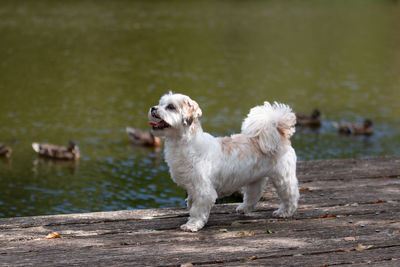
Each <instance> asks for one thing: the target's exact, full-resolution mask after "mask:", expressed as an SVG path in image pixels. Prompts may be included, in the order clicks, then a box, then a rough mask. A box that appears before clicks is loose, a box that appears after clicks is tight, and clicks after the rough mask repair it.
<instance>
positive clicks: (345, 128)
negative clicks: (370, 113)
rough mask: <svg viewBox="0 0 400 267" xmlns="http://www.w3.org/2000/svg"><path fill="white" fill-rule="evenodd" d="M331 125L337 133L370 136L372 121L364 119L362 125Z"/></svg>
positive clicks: (345, 123) (341, 123)
mask: <svg viewBox="0 0 400 267" xmlns="http://www.w3.org/2000/svg"><path fill="white" fill-rule="evenodd" d="M333 125H334V126H335V127H336V128H338V130H339V133H342V134H352V135H372V134H373V133H374V132H373V129H372V121H371V120H370V119H364V121H363V124H357V123H351V122H340V123H338V122H334V123H333Z"/></svg>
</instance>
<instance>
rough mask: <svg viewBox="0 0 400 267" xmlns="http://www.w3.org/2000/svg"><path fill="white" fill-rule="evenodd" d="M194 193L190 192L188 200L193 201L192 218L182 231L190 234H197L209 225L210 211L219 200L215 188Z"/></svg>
mask: <svg viewBox="0 0 400 267" xmlns="http://www.w3.org/2000/svg"><path fill="white" fill-rule="evenodd" d="M192 191H193V192H188V194H189V196H188V199H190V200H191V201H190V202H191V207H190V210H189V214H190V217H189V219H188V222H187V223H185V224H183V225H181V229H182V230H183V231H188V232H197V231H198V230H200V229H201V228H203V227H204V225H205V224H206V223H207V221H208V217H209V215H210V210H211V208H212V206H213V205H214V203H215V200H216V199H217V192H215V190H214V189H213V188H209V189H208V190H205V189H204V188H201V189H199V190H196V189H195V190H192Z"/></svg>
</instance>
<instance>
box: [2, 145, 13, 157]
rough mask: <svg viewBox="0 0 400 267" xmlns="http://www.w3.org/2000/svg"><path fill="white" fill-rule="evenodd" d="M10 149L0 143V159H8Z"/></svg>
mask: <svg viewBox="0 0 400 267" xmlns="http://www.w3.org/2000/svg"><path fill="white" fill-rule="evenodd" d="M11 152H12V149H11V148H10V147H8V146H6V145H4V144H2V143H0V157H6V158H9V157H10V156H11Z"/></svg>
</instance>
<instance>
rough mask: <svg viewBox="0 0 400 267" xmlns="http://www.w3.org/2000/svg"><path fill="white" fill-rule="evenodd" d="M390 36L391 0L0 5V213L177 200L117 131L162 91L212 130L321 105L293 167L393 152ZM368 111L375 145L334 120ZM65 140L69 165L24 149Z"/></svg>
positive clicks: (155, 156)
mask: <svg viewBox="0 0 400 267" xmlns="http://www.w3.org/2000/svg"><path fill="white" fill-rule="evenodd" d="M399 33H400V4H399V3H398V2H397V1H2V2H1V3H0V142H3V143H6V144H8V145H9V146H11V147H12V149H13V154H12V157H11V159H10V160H0V192H1V194H0V217H11V216H27V215H39V214H56V213H72V212H85V211H104V210H120V209H135V208H146V207H167V206H180V205H183V198H184V191H183V190H182V189H179V188H178V187H177V186H175V185H174V184H173V182H172V181H171V180H170V178H169V174H168V169H167V167H166V165H165V163H164V161H163V158H162V154H160V153H156V152H154V151H152V150H151V149H147V148H138V147H135V146H133V145H131V144H130V143H129V140H128V138H127V136H126V134H125V132H124V129H125V126H127V125H129V126H132V127H137V128H143V129H145V128H148V125H147V116H146V114H147V111H148V108H149V107H150V106H151V105H153V104H155V103H157V101H158V99H159V97H160V96H161V95H162V94H164V93H166V92H167V91H168V90H174V91H175V92H180V93H185V94H188V95H190V96H191V97H192V98H193V99H195V100H197V101H198V102H199V104H200V106H201V107H202V110H203V117H202V123H203V128H204V129H205V130H206V131H208V132H211V133H213V134H215V135H227V134H231V133H233V132H237V131H239V130H240V125H241V121H242V119H243V117H244V116H245V115H246V114H247V112H248V110H249V109H250V108H251V107H252V106H255V105H258V104H261V103H262V102H263V101H264V100H269V101H274V100H278V101H281V102H285V103H288V104H290V105H291V106H292V107H293V108H294V110H295V111H298V112H307V113H308V112H311V110H312V109H313V108H314V107H318V108H320V109H321V111H322V114H323V119H324V123H323V126H322V128H320V129H319V130H317V131H311V130H308V129H297V133H296V134H295V136H294V138H293V145H294V147H295V149H296V151H297V154H298V157H299V159H301V160H309V159H327V158H349V157H371V156H381V155H393V154H399V153H400V146H399V143H400V119H399V114H400V97H399V96H400V75H399V73H400V34H399ZM364 117H369V118H371V119H372V120H373V122H374V126H375V128H374V129H375V131H376V133H375V134H374V135H373V136H372V137H370V138H365V137H346V136H339V135H338V134H337V132H336V130H335V129H334V128H333V126H332V124H331V122H332V121H342V120H343V121H362V120H363V118H364ZM69 139H75V140H77V141H78V143H79V146H80V149H81V154H82V158H81V159H80V161H79V163H78V164H70V163H67V162H62V163H60V162H54V161H44V160H40V159H38V157H37V155H35V154H34V152H33V150H32V149H31V143H32V142H33V141H39V142H51V143H57V144H64V143H66V142H67V141H68V140H69Z"/></svg>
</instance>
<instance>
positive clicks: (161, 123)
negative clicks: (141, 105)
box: [148, 92, 299, 232]
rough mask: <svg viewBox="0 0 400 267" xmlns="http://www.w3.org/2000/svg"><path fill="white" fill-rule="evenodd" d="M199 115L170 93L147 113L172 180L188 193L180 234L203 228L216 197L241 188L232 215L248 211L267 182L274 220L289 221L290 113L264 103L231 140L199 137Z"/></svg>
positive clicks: (292, 177)
mask: <svg viewBox="0 0 400 267" xmlns="http://www.w3.org/2000/svg"><path fill="white" fill-rule="evenodd" d="M200 116H201V109H200V108H199V105H198V104H197V103H196V102H195V101H193V100H192V99H190V98H189V97H188V96H185V95H181V94H172V93H171V92H170V93H169V94H166V95H164V96H163V97H161V99H160V102H159V104H158V106H154V107H152V108H150V111H149V114H148V117H149V120H150V122H149V123H150V125H152V126H153V127H152V132H153V134H154V135H156V136H164V137H165V158H166V161H167V163H168V165H169V168H170V173H171V177H172V179H173V180H174V181H175V183H177V184H178V185H179V186H181V187H183V188H185V189H186V191H187V193H188V198H187V206H188V208H189V213H190V218H189V220H188V222H187V223H186V224H184V225H182V226H181V229H182V230H184V231H192V232H195V231H198V230H200V229H201V228H203V226H204V225H205V224H206V223H207V220H208V217H209V214H210V210H211V207H212V206H213V204H214V202H215V200H216V199H217V197H222V196H227V195H230V194H232V193H233V192H235V191H237V190H238V189H240V188H242V189H243V192H244V201H243V203H241V204H240V205H239V206H238V207H237V208H236V211H237V212H240V213H247V212H250V211H252V210H253V209H254V208H255V206H256V204H257V202H258V200H259V199H260V197H261V194H262V189H263V187H264V185H265V183H266V181H267V179H268V178H269V179H271V181H272V183H273V184H274V186H275V188H276V191H277V192H278V195H279V198H280V200H281V204H280V208H279V209H278V210H276V211H274V213H273V214H274V216H277V217H289V216H291V215H292V214H293V213H294V212H295V210H296V209H297V202H298V199H299V190H298V185H297V178H296V153H295V151H294V149H293V148H292V146H291V144H290V141H289V138H290V137H291V136H292V135H293V133H294V131H295V128H294V125H295V123H296V116H295V114H294V113H293V112H292V111H291V109H290V108H289V107H288V106H286V105H284V104H280V103H276V102H275V103H274V104H273V105H271V104H270V103H268V102H264V105H263V106H257V107H254V108H252V109H251V110H250V113H249V114H248V116H247V118H246V119H245V120H244V122H243V124H242V131H241V133H240V134H235V135H232V136H230V137H213V136H211V135H210V134H208V133H205V132H203V130H202V128H201V125H200V121H199V117H200Z"/></svg>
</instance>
